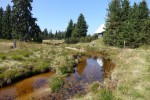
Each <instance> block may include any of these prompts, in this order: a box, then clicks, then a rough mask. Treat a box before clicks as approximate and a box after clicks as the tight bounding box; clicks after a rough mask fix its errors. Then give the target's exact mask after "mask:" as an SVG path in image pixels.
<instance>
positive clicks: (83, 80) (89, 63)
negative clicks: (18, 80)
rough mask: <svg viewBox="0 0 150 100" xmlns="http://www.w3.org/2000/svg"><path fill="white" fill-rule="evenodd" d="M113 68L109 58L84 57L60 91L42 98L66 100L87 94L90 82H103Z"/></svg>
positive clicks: (42, 99) (45, 99)
mask: <svg viewBox="0 0 150 100" xmlns="http://www.w3.org/2000/svg"><path fill="white" fill-rule="evenodd" d="M105 68H106V69H105ZM109 68H110V69H109ZM113 68H114V64H113V63H112V61H111V60H109V59H100V58H95V57H93V58H87V57H83V58H82V61H81V62H80V63H79V64H78V66H77V67H76V68H75V73H73V74H72V75H71V76H69V77H67V78H65V79H64V85H63V87H62V88H61V89H60V90H59V91H56V92H54V93H51V94H49V95H47V96H44V97H42V98H40V99H41V100H47V99H49V100H66V99H71V98H72V97H73V96H74V95H76V94H80V95H81V94H82V95H83V94H86V93H87V92H88V90H87V86H88V85H89V84H91V83H93V82H95V81H98V82H102V81H103V80H104V78H108V76H109V75H110V72H111V70H112V69H113ZM35 99H36V100H37V99H39V98H35Z"/></svg>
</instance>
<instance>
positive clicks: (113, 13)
mask: <svg viewBox="0 0 150 100" xmlns="http://www.w3.org/2000/svg"><path fill="white" fill-rule="evenodd" d="M107 11H108V14H107V19H106V32H105V34H104V42H105V43H106V44H108V45H112V46H115V45H118V41H117V38H118V37H117V35H119V33H120V25H121V4H120V0H112V1H111V2H110V4H109V7H108V9H107Z"/></svg>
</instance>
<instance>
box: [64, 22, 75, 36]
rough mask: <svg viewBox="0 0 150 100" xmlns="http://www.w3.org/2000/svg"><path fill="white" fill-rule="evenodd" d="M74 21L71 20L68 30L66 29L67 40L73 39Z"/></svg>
mask: <svg viewBox="0 0 150 100" xmlns="http://www.w3.org/2000/svg"><path fill="white" fill-rule="evenodd" d="M73 27H74V26H73V21H72V19H71V20H70V22H69V24H68V26H67V29H66V34H65V38H70V37H71V34H72V31H73Z"/></svg>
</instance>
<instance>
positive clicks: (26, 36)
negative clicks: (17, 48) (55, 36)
mask: <svg viewBox="0 0 150 100" xmlns="http://www.w3.org/2000/svg"><path fill="white" fill-rule="evenodd" d="M12 2H13V4H14V5H13V20H12V21H13V37H14V38H17V39H21V40H24V41H27V40H31V36H32V35H31V34H32V33H31V31H32V30H31V29H32V28H31V27H32V26H34V25H35V18H33V17H32V13H31V11H32V6H31V3H32V2H33V0H12Z"/></svg>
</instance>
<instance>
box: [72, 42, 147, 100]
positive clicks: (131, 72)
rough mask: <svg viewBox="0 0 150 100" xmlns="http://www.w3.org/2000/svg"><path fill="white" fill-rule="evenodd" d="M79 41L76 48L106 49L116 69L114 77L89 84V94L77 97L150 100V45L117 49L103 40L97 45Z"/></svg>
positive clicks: (93, 99) (78, 98)
mask: <svg viewBox="0 0 150 100" xmlns="http://www.w3.org/2000/svg"><path fill="white" fill-rule="evenodd" d="M91 44H92V43H89V44H77V45H75V46H74V47H78V48H82V47H84V48H85V49H90V50H93V51H105V52H106V53H107V58H110V59H112V61H113V62H114V63H115V68H114V69H113V70H112V72H111V77H109V78H105V80H104V82H102V83H97V82H95V83H93V84H91V85H90V86H88V90H89V92H88V93H87V94H86V95H76V96H75V98H74V100H149V98H150V47H149V46H142V47H140V48H137V49H128V48H116V47H110V46H106V45H104V43H103V41H102V39H98V40H96V41H94V46H89V45H91Z"/></svg>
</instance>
